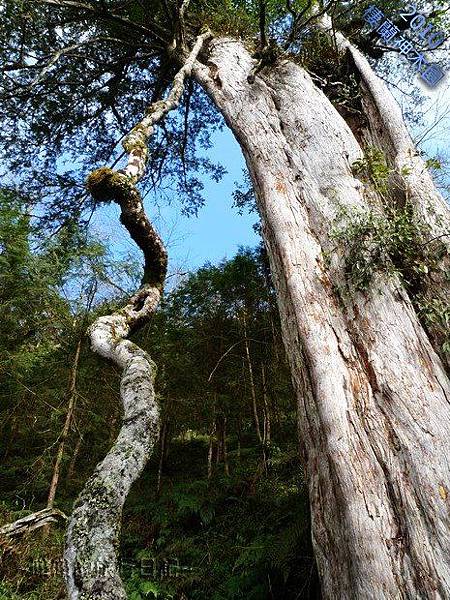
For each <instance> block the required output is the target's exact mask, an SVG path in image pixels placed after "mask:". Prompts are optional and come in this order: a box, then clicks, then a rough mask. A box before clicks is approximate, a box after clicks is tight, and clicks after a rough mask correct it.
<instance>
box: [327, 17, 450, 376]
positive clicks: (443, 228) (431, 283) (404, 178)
mask: <svg viewBox="0 0 450 600" xmlns="http://www.w3.org/2000/svg"><path fill="white" fill-rule="evenodd" d="M318 25H319V27H320V28H321V29H322V30H323V31H324V32H326V33H327V34H328V35H330V36H333V38H334V39H335V41H336V44H337V46H338V48H339V49H340V50H341V51H342V50H344V51H347V53H348V56H349V60H350V61H351V63H352V69H353V71H355V72H356V74H357V75H358V78H359V80H360V88H361V101H362V107H363V111H364V115H365V120H366V122H367V124H368V127H367V129H366V131H365V138H366V141H367V143H368V144H371V145H373V146H376V147H378V148H382V149H383V151H384V152H385V154H386V158H387V160H388V164H389V165H390V166H391V167H392V168H393V169H394V170H395V173H394V174H393V175H392V176H391V181H390V184H391V189H392V191H393V194H392V195H393V197H396V200H397V203H399V204H400V208H402V205H404V204H405V203H406V202H408V203H410V204H411V205H412V206H413V207H414V209H415V212H416V217H418V218H419V219H420V220H421V222H423V223H424V224H425V225H426V226H427V228H428V232H426V238H427V239H426V240H425V242H426V243H428V244H433V246H432V247H431V248H432V249H433V252H434V253H435V254H437V253H439V254H440V255H442V257H441V258H440V261H439V265H438V268H435V269H433V272H432V273H431V274H430V275H428V276H423V277H422V280H421V284H420V290H419V293H420V294H421V295H422V296H423V298H424V299H425V300H427V301H428V302H433V301H435V300H439V301H440V302H441V303H442V305H443V306H448V298H449V297H450V277H449V274H450V207H449V205H448V203H447V202H446V201H445V200H444V198H443V197H442V196H441V194H440V193H439V192H438V191H437V189H436V187H435V185H434V183H433V179H432V177H431V175H430V173H429V171H428V169H427V167H426V165H425V163H424V161H423V160H422V158H421V156H420V155H419V153H418V151H417V149H416V147H415V146H414V143H413V141H412V139H411V136H410V134H409V132H408V130H407V127H406V125H405V122H404V119H403V115H402V111H401V108H400V106H399V105H398V103H397V101H396V100H395V98H394V97H393V96H392V94H391V92H390V91H389V88H388V86H387V85H386V83H385V82H384V81H383V80H382V79H380V78H379V77H378V76H377V75H376V73H375V72H374V70H373V69H372V67H371V66H370V63H369V61H368V60H367V59H366V58H365V56H364V55H363V54H362V53H361V52H360V51H359V50H358V49H357V48H356V47H355V46H354V45H353V44H351V43H350V42H349V40H347V39H346V38H345V37H344V36H343V35H342V34H341V33H340V32H336V31H334V29H333V27H332V24H331V19H330V18H329V17H328V16H327V15H324V16H322V17H321V18H320V20H319V23H318ZM444 327H445V325H444ZM427 328H428V332H429V335H430V339H431V341H432V343H433V345H434V348H435V349H436V350H437V352H438V353H439V354H440V356H441V358H442V360H443V362H444V364H446V366H447V370H448V372H450V354H449V353H446V352H443V351H442V342H443V341H444V339H445V334H446V332H445V331H442V327H439V326H437V325H436V324H432V323H428V325H427Z"/></svg>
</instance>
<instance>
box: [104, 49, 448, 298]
mask: <svg viewBox="0 0 450 600" xmlns="http://www.w3.org/2000/svg"><path fill="white" fill-rule="evenodd" d="M390 60H391V61H392V58H391V59H390ZM393 73H395V69H393V70H392V71H391V75H392V74H393ZM404 75H405V72H404V70H401V69H400V70H399V72H398V76H397V82H396V83H397V85H398V86H399V87H402V88H403V89H404V91H405V92H406V94H401V93H399V90H398V88H394V89H393V92H394V95H395V96H396V97H397V100H398V101H399V102H400V104H401V105H402V107H403V110H404V112H405V113H411V112H414V109H415V110H416V111H417V109H418V105H417V104H416V99H415V98H411V96H410V94H409V93H408V92H411V90H415V91H417V92H419V93H420V92H422V94H423V96H422V99H423V103H422V104H420V105H419V106H420V108H419V113H420V115H421V116H420V118H419V119H418V123H416V125H415V127H414V128H413V130H412V134H413V136H414V138H415V139H416V141H419V140H420V139H421V137H422V135H423V134H424V133H426V136H425V139H424V140H423V141H422V143H421V146H422V148H423V149H424V150H426V151H427V154H428V155H431V156H433V155H436V154H438V155H439V154H441V153H443V154H446V153H448V150H449V146H448V136H449V132H450V94H449V90H450V85H449V83H448V82H446V83H444V84H443V85H441V86H439V88H438V89H436V90H433V91H431V92H430V90H429V88H424V87H423V86H421V85H420V82H418V81H417V79H416V78H413V76H412V74H410V77H409V78H408V79H409V81H405V77H404ZM394 79H395V78H394ZM433 124H436V127H434V128H433V127H432V129H431V131H429V129H430V126H432V125H433ZM212 142H213V145H212V148H211V150H210V151H209V158H210V159H211V160H212V161H213V162H220V163H221V164H222V165H223V166H224V167H225V168H226V170H227V174H226V175H225V176H224V177H223V179H222V180H221V181H220V182H219V183H216V182H214V181H212V180H211V179H210V178H209V177H208V176H204V177H202V181H203V183H204V185H205V189H204V198H205V200H206V205H205V206H204V207H203V208H201V209H200V210H199V213H198V217H186V216H183V215H182V214H181V206H180V203H178V202H176V201H173V202H172V203H171V204H168V203H167V202H166V201H160V202H159V203H158V204H156V203H155V200H154V198H150V197H149V198H148V199H147V200H146V201H145V205H146V210H147V214H148V215H149V216H150V218H151V220H152V222H153V223H154V224H155V226H156V227H157V229H158V231H159V232H160V234H161V236H162V238H163V240H164V242H165V244H166V247H167V249H168V252H169V275H172V277H173V275H174V274H176V273H186V272H188V271H193V270H195V269H196V268H198V267H199V266H201V265H203V264H205V263H206V262H208V261H209V262H211V263H217V262H219V261H220V260H221V259H223V258H231V257H232V256H234V254H235V253H236V252H237V250H238V248H239V246H255V245H256V244H257V243H259V241H260V238H259V237H258V236H257V235H256V234H255V232H254V230H253V228H252V225H253V224H254V223H255V222H256V221H257V215H256V214H250V215H248V214H244V215H239V213H238V211H237V209H236V208H234V207H233V206H232V202H233V201H232V192H233V190H234V189H235V182H236V181H242V171H243V168H244V159H243V156H242V153H241V150H240V148H239V146H238V144H237V142H236V140H235V139H234V137H233V135H232V134H231V132H230V130H229V129H228V128H226V127H224V129H223V130H222V131H218V132H216V133H215V134H214V136H213V137H212ZM94 228H95V230H96V231H97V232H98V233H99V235H100V237H101V238H102V239H103V240H104V241H108V242H109V245H110V247H111V248H112V249H113V251H114V254H115V256H116V257H118V258H119V257H120V256H121V255H122V256H123V255H127V254H132V255H133V256H135V257H136V258H137V260H138V261H139V262H141V255H140V252H139V250H137V248H136V246H135V245H134V244H133V242H132V241H131V240H130V238H129V236H128V233H127V232H126V230H125V229H124V228H123V227H122V226H121V225H120V222H119V209H118V207H117V206H116V205H114V204H111V205H109V206H107V207H104V208H103V210H102V211H101V212H100V213H98V214H97V215H96V216H95V218H94ZM177 280H178V277H173V278H172V279H171V281H170V286H169V287H172V286H173V285H174V284H176V282H177Z"/></svg>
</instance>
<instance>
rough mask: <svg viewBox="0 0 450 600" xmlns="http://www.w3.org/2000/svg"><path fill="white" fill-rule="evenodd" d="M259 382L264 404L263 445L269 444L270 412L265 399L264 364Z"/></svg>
mask: <svg viewBox="0 0 450 600" xmlns="http://www.w3.org/2000/svg"><path fill="white" fill-rule="evenodd" d="M261 382H262V393H263V402H264V429H263V431H264V438H263V439H264V444H269V443H270V410H269V402H268V398H267V381H266V367H265V365H264V364H262V365H261Z"/></svg>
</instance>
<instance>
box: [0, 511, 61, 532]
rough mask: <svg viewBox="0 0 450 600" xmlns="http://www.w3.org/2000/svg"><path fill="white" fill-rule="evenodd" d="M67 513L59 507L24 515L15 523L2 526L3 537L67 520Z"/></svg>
mask: <svg viewBox="0 0 450 600" xmlns="http://www.w3.org/2000/svg"><path fill="white" fill-rule="evenodd" d="M66 519H67V517H66V515H65V514H64V513H63V512H61V511H60V510H58V509H57V508H44V509H43V510H40V511H38V512H35V513H32V514H31V515H27V516H26V517H22V518H21V519H18V520H17V521H14V523H8V524H7V525H3V526H2V527H0V540H1V539H14V538H17V537H20V536H22V535H25V534H28V533H30V532H31V531H35V530H36V529H39V528H40V527H49V526H50V524H52V523H57V522H58V520H60V521H61V520H66Z"/></svg>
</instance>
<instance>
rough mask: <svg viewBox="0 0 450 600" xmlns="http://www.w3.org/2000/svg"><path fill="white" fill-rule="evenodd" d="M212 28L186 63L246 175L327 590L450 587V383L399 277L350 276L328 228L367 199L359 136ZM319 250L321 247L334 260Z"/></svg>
mask: <svg viewBox="0 0 450 600" xmlns="http://www.w3.org/2000/svg"><path fill="white" fill-rule="evenodd" d="M254 62H255V61H254V60H253V59H252V58H251V57H250V55H249V53H248V52H247V50H246V49H245V48H244V47H243V45H242V44H240V43H239V42H237V41H235V40H231V39H223V38H222V39H216V40H214V41H213V42H212V43H211V45H210V49H209V56H208V62H207V64H206V65H204V64H200V63H197V66H196V69H195V75H196V78H197V80H198V81H199V82H200V83H201V85H202V86H203V87H204V89H205V90H206V91H207V92H208V94H209V95H210V96H211V98H212V99H213V101H214V102H215V104H216V105H217V107H218V108H219V109H220V110H221V112H222V113H223V115H224V117H225V119H226V121H227V123H228V125H229V126H230V128H231V129H232V131H233V132H234V135H235V136H236V138H237V140H238V142H239V144H240V146H241V148H242V151H243V153H244V156H245V159H246V162H247V165H248V168H249V171H250V174H251V176H252V180H253V183H254V187H255V191H256V195H257V200H258V206H259V211H260V214H261V219H262V227H263V235H264V240H265V243H266V246H267V250H268V253H269V258H270V263H271V269H272V272H273V276H274V280H275V285H276V288H277V294H278V303H279V309H280V313H281V318H282V326H283V337H284V342H285V345H286V350H287V354H288V357H289V360H290V364H291V369H292V376H293V381H294V384H295V387H296V390H297V393H298V401H299V402H298V404H299V421H300V433H301V436H302V442H303V450H304V458H305V465H306V472H307V476H308V483H309V492H310V500H311V511H312V528H313V543H314V549H315V556H316V560H317V564H318V568H319V573H320V576H321V582H322V590H323V595H324V597H325V598H333V599H336V598H338V599H339V600H341V599H346V598H348V599H352V600H353V599H355V598H360V599H366V598H377V599H378V598H386V599H390V600H391V599H394V598H414V599H416V598H430V599H431V598H449V597H450V553H449V548H450V518H449V500H448V493H449V492H448V490H449V488H450V482H449V475H450V472H449V465H448V458H447V456H448V454H449V451H450V406H449V401H450V384H449V380H448V377H447V375H446V373H445V371H444V369H443V365H442V363H441V360H440V358H439V357H438V355H437V354H436V352H435V351H434V349H433V347H432V344H431V342H430V340H429V338H428V336H427V334H426V333H425V331H424V329H423V327H422V326H421V324H420V322H419V320H418V318H417V315H416V313H415V310H414V308H413V305H412V303H411V301H410V299H409V297H408V294H407V293H406V291H405V290H404V289H403V287H402V285H401V284H400V282H399V281H398V280H396V279H395V278H394V277H390V278H388V277H387V276H385V275H383V274H378V275H376V276H374V278H373V280H372V282H371V285H370V287H369V289H368V290H366V291H363V292H360V291H356V290H354V291H353V293H352V294H346V295H338V294H337V293H336V290H337V289H341V288H343V287H346V280H345V268H344V259H343V251H341V250H339V251H336V250H335V248H334V246H335V242H334V241H333V240H331V239H330V229H331V226H332V223H333V222H334V220H335V219H336V217H337V215H339V214H340V213H341V212H342V208H345V209H348V210H352V209H359V210H369V203H368V199H367V194H366V193H365V187H364V186H363V185H362V183H361V182H360V181H359V180H358V179H356V178H355V177H354V176H353V175H352V164H353V163H354V161H356V160H357V159H360V158H361V157H362V149H361V147H360V145H359V143H358V141H357V140H356V138H355V136H354V135H353V133H352V131H351V130H350V128H349V127H348V126H347V124H346V123H345V121H344V120H343V119H342V117H341V116H340V115H339V114H338V113H337V111H336V110H335V109H334V107H333V106H332V104H331V103H330V102H329V100H328V99H327V98H326V97H325V96H324V95H323V94H322V92H321V91H319V90H318V89H317V88H316V86H315V85H314V83H313V82H312V80H311V78H310V77H309V75H308V74H307V73H306V72H305V71H304V70H303V69H302V68H301V67H299V66H298V65H296V64H293V63H291V62H288V61H283V62H281V63H279V64H277V65H276V66H273V67H271V68H268V69H267V68H266V69H264V70H263V71H261V72H260V73H259V75H258V76H257V77H256V80H255V82H254V83H253V84H251V83H249V82H248V79H247V78H248V75H249V74H250V73H251V70H252V67H253V66H254ZM324 253H330V255H331V261H330V264H329V265H328V264H327V263H326V261H325V260H324Z"/></svg>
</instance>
